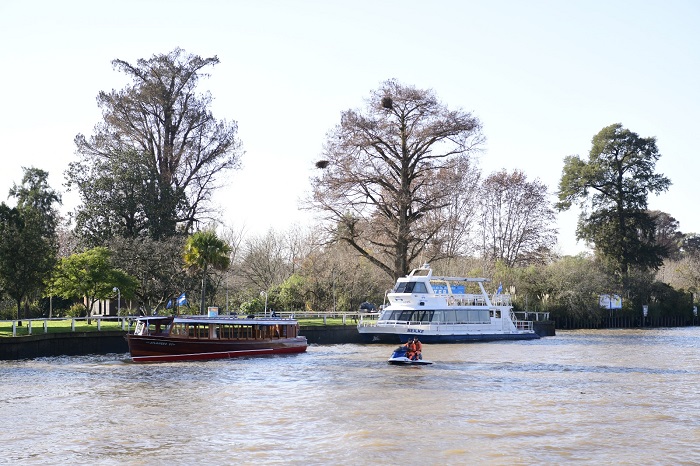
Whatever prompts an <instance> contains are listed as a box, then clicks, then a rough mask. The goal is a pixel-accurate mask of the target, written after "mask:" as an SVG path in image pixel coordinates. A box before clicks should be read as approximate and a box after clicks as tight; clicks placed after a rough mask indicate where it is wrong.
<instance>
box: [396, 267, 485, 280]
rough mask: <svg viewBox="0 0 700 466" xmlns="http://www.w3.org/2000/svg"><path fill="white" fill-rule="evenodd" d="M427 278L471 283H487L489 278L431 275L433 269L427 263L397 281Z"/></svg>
mask: <svg viewBox="0 0 700 466" xmlns="http://www.w3.org/2000/svg"><path fill="white" fill-rule="evenodd" d="M417 278H418V279H427V280H444V281H446V282H473V283H479V282H480V283H487V282H490V281H491V280H490V279H488V278H474V277H447V276H437V275H433V271H432V269H431V268H430V265H429V264H423V266H421V267H419V268H417V269H413V270H412V271H411V273H410V274H408V275H407V276H406V277H403V278H399V281H407V280H410V279H417Z"/></svg>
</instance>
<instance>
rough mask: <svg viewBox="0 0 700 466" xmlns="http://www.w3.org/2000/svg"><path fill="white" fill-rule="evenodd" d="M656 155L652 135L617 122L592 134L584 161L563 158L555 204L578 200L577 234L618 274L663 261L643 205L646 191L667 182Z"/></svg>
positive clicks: (665, 186) (657, 190)
mask: <svg viewBox="0 0 700 466" xmlns="http://www.w3.org/2000/svg"><path fill="white" fill-rule="evenodd" d="M660 157H661V155H660V154H659V151H658V149H657V147H656V139H655V138H653V137H650V138H642V137H640V136H639V135H637V134H636V133H634V132H632V131H630V130H628V129H625V128H623V127H622V125H621V124H619V123H618V124H614V125H610V126H607V127H605V128H603V129H602V130H601V131H600V132H599V133H598V134H596V135H595V136H594V137H593V141H592V147H591V151H590V154H589V157H588V161H584V160H582V159H581V158H580V157H578V156H570V157H566V158H565V160H564V169H563V173H562V177H561V180H560V182H559V192H558V197H559V202H558V203H557V208H558V209H559V210H567V209H568V208H570V207H571V205H572V204H573V203H574V202H578V203H579V205H580V206H581V208H582V213H581V215H580V217H579V221H578V227H577V230H576V235H577V237H578V238H579V239H582V240H585V241H587V242H589V243H592V244H594V245H595V250H596V252H597V253H599V255H600V256H602V258H604V259H605V260H606V261H607V263H609V264H611V267H612V269H613V270H614V271H615V272H616V273H617V274H618V275H619V276H621V277H624V276H626V275H627V274H628V273H629V272H630V271H631V268H632V267H639V268H640V269H641V270H646V269H650V268H651V269H656V268H658V267H659V266H660V265H661V263H662V262H663V253H664V251H663V248H662V247H661V246H659V245H658V244H657V243H656V242H655V237H656V236H655V232H656V225H655V222H654V220H653V218H652V217H651V216H650V214H649V212H648V211H647V197H648V195H649V193H654V194H658V193H660V192H663V191H665V190H667V189H668V187H669V186H670V184H671V182H670V180H669V179H668V178H666V177H665V176H663V175H660V174H657V173H655V171H654V169H655V166H656V162H657V161H658V159H659V158H660Z"/></svg>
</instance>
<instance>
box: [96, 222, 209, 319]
mask: <svg viewBox="0 0 700 466" xmlns="http://www.w3.org/2000/svg"><path fill="white" fill-rule="evenodd" d="M108 244H109V249H110V250H111V251H113V255H112V263H113V264H114V265H115V266H116V267H118V268H120V269H122V270H124V271H125V272H126V273H128V274H129V275H131V276H133V277H134V278H136V279H137V280H138V282H139V286H138V287H137V288H136V291H135V293H134V294H135V297H136V299H137V300H138V301H139V302H140V303H142V304H143V305H145V307H146V308H147V309H158V308H159V307H161V306H165V305H166V303H167V302H168V301H169V300H171V299H174V298H175V297H177V296H179V295H180V294H181V293H182V292H183V291H185V290H188V289H192V287H193V285H194V286H196V281H195V280H194V279H193V278H192V277H189V276H188V275H187V274H184V273H182V270H183V268H184V266H185V265H184V261H183V259H182V250H183V247H184V244H185V239H184V238H182V237H180V236H175V237H172V238H167V239H164V240H154V239H152V238H149V237H147V236H140V237H137V238H123V237H120V236H116V237H114V238H112V239H111V240H110V241H109V243H108Z"/></svg>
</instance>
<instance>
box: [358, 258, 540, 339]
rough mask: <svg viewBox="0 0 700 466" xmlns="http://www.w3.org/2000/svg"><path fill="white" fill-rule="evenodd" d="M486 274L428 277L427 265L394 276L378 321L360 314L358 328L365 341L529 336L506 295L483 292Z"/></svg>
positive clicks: (527, 323)
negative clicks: (484, 275)
mask: <svg viewBox="0 0 700 466" xmlns="http://www.w3.org/2000/svg"><path fill="white" fill-rule="evenodd" d="M489 281H490V280H488V279H486V278H466V277H441V276H433V271H432V270H431V269H430V266H429V265H428V264H425V265H424V266H423V267H421V268H418V269H414V270H413V271H412V272H411V273H410V274H409V275H407V276H406V277H401V278H399V279H398V280H397V282H396V285H395V286H394V289H393V290H392V291H390V292H389V293H388V294H387V298H388V300H389V304H388V305H387V306H386V307H385V308H384V309H383V310H382V312H381V314H380V315H379V317H378V319H377V320H370V319H367V318H365V317H364V316H363V317H361V320H360V322H359V323H358V326H357V330H358V332H359V333H360V336H361V337H363V339H364V340H365V341H366V342H385V343H392V342H405V341H407V340H408V339H409V338H413V337H414V336H418V337H419V338H420V339H421V341H422V342H423V343H455V342H469V341H492V340H531V339H537V338H539V336H538V335H537V333H535V331H534V329H533V324H532V321H525V320H519V319H518V318H517V317H516V316H515V314H514V313H513V306H512V305H511V299H510V295H508V294H502V293H500V290H499V291H498V292H496V293H493V294H490V295H489V294H488V293H487V292H486V289H485V288H484V283H487V282H489Z"/></svg>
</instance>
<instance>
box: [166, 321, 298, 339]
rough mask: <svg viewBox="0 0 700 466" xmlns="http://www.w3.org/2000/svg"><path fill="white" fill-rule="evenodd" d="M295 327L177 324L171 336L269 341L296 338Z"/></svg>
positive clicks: (171, 330)
mask: <svg viewBox="0 0 700 466" xmlns="http://www.w3.org/2000/svg"><path fill="white" fill-rule="evenodd" d="M295 329H296V327H295V326H294V325H281V324H275V325H236V324H201V325H198V324H191V323H175V324H173V326H172V328H171V329H170V335H171V336H179V337H182V338H196V339H217V340H268V339H277V338H291V337H295V336H296V332H295Z"/></svg>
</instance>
